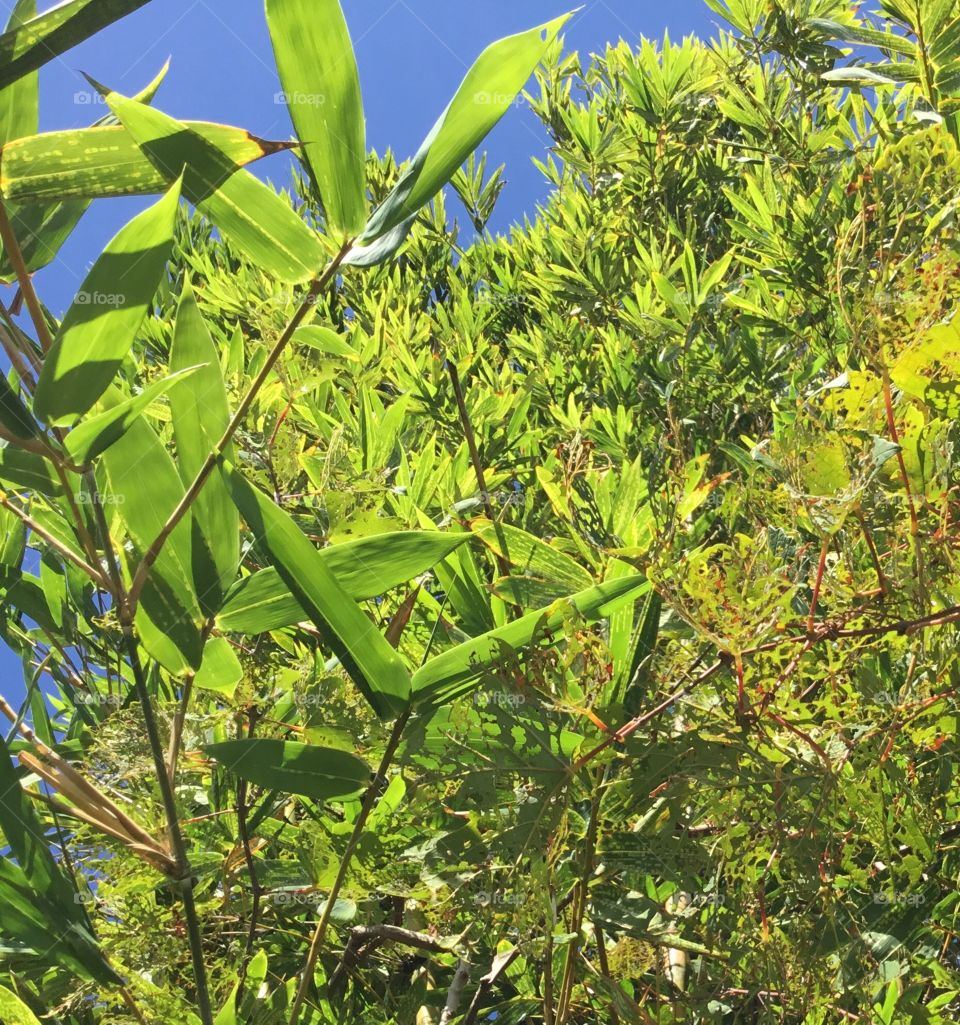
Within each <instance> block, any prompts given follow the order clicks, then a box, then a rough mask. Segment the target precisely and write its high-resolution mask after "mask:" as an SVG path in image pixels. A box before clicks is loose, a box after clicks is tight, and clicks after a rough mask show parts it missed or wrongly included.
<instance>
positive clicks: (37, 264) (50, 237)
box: [0, 61, 170, 282]
mask: <svg viewBox="0 0 960 1025" xmlns="http://www.w3.org/2000/svg"><path fill="white" fill-rule="evenodd" d="M169 64H170V62H169V61H167V62H166V64H164V66H163V67H162V68H161V69H160V71H159V73H158V74H157V75H155V76H154V77H153V79H152V80H151V81H150V82H149V83H147V85H146V87H145V88H143V89H141V90H140V92H139V93H137V96H136V98H137V99H138V100H142V101H143V102H144V103H149V102H150V101H151V100H152V99H153V97H154V96H155V95H156V92H157V90H158V89H159V88H160V85H161V83H162V82H163V80H164V77H165V76H166V73H167V69H168V67H169ZM24 81H25V80H24ZM115 122H116V118H115V117H114V116H113V114H106V115H104V116H103V117H102V118H100V119H99V120H98V121H96V122H95V127H97V126H105V125H108V124H113V123H115ZM36 133H37V125H36V124H35V123H34V122H31V129H30V131H29V132H27V133H25V134H26V135H36ZM127 138H128V139H129V136H127ZM129 144H130V147H131V149H132V150H133V151H134V156H135V157H136V159H137V160H139V161H140V162H141V164H142V165H143V166H145V167H147V168H148V169H149V170H151V171H152V170H153V169H152V168H150V167H149V164H148V163H147V161H146V160H145V159H144V157H143V154H141V153H140V151H139V149H137V148H136V143H134V142H133V140H132V139H129ZM34 169H35V167H34ZM62 185H63V181H62V178H61V176H56V177H55V178H53V179H50V187H51V188H52V189H53V190H54V191H55V194H56V195H57V196H59V195H60V189H61V187H62ZM165 185H166V183H164V182H161V183H160V185H159V186H158V188H157V189H156V190H155V191H157V192H161V191H163V188H164V187H165ZM2 186H3V181H2V176H0V189H2ZM89 205H90V203H89V200H87V199H83V200H64V201H62V202H61V201H59V200H56V201H54V200H50V201H46V202H40V203H28V204H26V205H24V206H17V205H16V204H14V203H11V202H8V203H7V215H8V216H9V217H10V223H11V226H12V227H13V232H14V234H15V235H16V237H17V239H18V241H19V242H20V251H21V254H22V256H23V260H24V263H25V264H26V267H27V270H28V271H30V272H34V271H38V270H41V269H42V268H43V267H46V266H47V264H48V263H50V261H51V260H53V259H54V257H55V256H56V255H57V253H58V252H59V251H60V248H61V246H62V245H63V243H64V242H65V241H66V240H67V238H69V236H70V234H71V233H72V232H73V229H74V228H76V226H77V224H79V223H80V218H81V217H83V215H84V213H85V212H86V210H87V207H88V206H89ZM14 280H16V272H15V271H14V270H13V268H12V267H11V265H10V261H9V259H8V258H7V255H6V253H4V254H3V255H2V257H0V281H3V282H10V281H14Z"/></svg>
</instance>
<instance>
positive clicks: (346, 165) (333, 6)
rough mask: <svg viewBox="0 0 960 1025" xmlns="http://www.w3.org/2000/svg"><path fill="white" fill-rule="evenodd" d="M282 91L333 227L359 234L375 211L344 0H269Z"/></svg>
mask: <svg viewBox="0 0 960 1025" xmlns="http://www.w3.org/2000/svg"><path fill="white" fill-rule="evenodd" d="M266 10H267V24H268V25H269V27H270V38H271V40H272V41H273V52H274V57H275V58H276V62H277V70H278V71H279V73H280V83H281V85H282V86H283V92H282V93H281V94H280V95H281V96H283V98H284V102H285V103H286V105H287V108H288V110H289V112H290V118H291V120H292V121H293V126H294V128H295V129H296V131H297V135H298V136H299V138H300V141H301V143H302V146H303V153H304V157H305V158H306V162H307V166H308V168H309V169H310V171H311V173H312V174H313V178H314V180H315V182H316V184H317V189H318V191H319V193H320V198H321V200H322V201H323V210H324V214H325V216H326V221H327V227H328V231H329V233H330V234H331V235H335V236H338V238H339V239H340V240H345V239H346V238H348V237H352V236H355V235H357V234H358V233H359V232H360V230H361V229H362V228H363V225H364V221H365V220H366V214H367V201H366V158H367V151H366V135H365V127H364V121H363V99H362V97H361V95H360V77H359V74H358V72H357V61H356V57H355V56H354V52H353V44H352V42H351V41H350V33H349V31H348V30H347V25H346V22H345V21H344V17H343V11H342V10H341V8H340V3H339V0H267V2H266Z"/></svg>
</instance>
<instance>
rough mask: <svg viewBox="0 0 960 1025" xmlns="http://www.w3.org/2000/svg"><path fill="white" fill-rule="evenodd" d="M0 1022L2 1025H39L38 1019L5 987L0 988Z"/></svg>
mask: <svg viewBox="0 0 960 1025" xmlns="http://www.w3.org/2000/svg"><path fill="white" fill-rule="evenodd" d="M0 1021H2V1022H4V1025H40V1019H39V1018H38V1017H37V1016H36V1015H35V1014H34V1013H33V1011H31V1010H30V1008H29V1007H27V1005H26V1004H25V1003H24V1002H23V1001H22V1000H21V999H20V997H18V996H17V994H16V993H11V992H10V990H9V989H7V988H6V987H5V986H0Z"/></svg>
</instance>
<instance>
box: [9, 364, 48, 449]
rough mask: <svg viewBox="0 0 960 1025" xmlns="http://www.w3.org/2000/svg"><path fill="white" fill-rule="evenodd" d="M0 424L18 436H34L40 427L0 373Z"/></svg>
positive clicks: (37, 433)
mask: <svg viewBox="0 0 960 1025" xmlns="http://www.w3.org/2000/svg"><path fill="white" fill-rule="evenodd" d="M0 424H2V425H3V426H4V427H6V429H7V430H8V431H10V433H11V434H13V435H15V436H16V437H18V438H35V437H37V435H39V433H40V427H39V425H38V424H37V422H36V420H34V419H33V417H32V416H31V415H30V413H29V411H28V410H27V407H26V406H25V405H24V404H23V402H22V400H21V399H20V396H19V395H18V394H17V393H16V392H15V391H14V390H13V388H12V387H11V386H10V382H9V381H8V380H7V379H6V377H4V376H3V375H2V374H0Z"/></svg>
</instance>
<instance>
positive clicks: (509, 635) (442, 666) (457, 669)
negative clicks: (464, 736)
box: [413, 574, 649, 707]
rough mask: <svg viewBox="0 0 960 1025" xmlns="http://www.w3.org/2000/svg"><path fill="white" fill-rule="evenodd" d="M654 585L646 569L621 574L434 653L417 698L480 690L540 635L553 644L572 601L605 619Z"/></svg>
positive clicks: (418, 677) (425, 703)
mask: <svg viewBox="0 0 960 1025" xmlns="http://www.w3.org/2000/svg"><path fill="white" fill-rule="evenodd" d="M648 588H649V583H648V581H647V578H646V577H645V576H642V575H641V574H635V575H633V576H629V577H620V578H618V579H616V580H610V581H607V582H605V583H602V584H597V585H596V586H595V587H591V588H589V589H588V590H585V591H581V592H580V593H579V594H574V595H571V596H570V597H569V598H565V599H561V600H560V601H557V602H554V603H553V604H552V605H550V606H549V607H548V608H546V609H540V610H539V611H537V612H531V613H530V614H529V615H526V616H524V617H523V618H522V619H518V620H515V621H514V622H512V623H507V624H506V625H505V626H501V627H497V628H496V629H494V630H490V631H488V632H487V633H485V634H481V635H480V636H479V637H473V638H471V639H470V640H469V641H465V642H464V643H463V644H459V645H457V647H455V648H451V649H450V650H449V651H445V652H443V653H442V654H440V655H437V656H436V657H435V658H432V659H431V660H430V661H429V662H427V664H426V665H425V666H423V667H422V668H421V669H419V670H418V671H417V672H416V673H414V674H413V702H414V704H415V705H416V706H420V707H430V706H438V705H444V704H447V703H448V702H450V701H453V700H454V699H455V698H458V697H462V696H463V695H464V694H468V693H470V691H472V690H475V689H476V688H477V687H478V686H479V685H480V683H481V682H482V680H483V678H484V677H485V676H486V675H487V673H488V671H489V670H491V669H493V668H494V667H496V666H498V665H503V664H505V663H508V662H509V661H510V660H511V659H514V658H522V657H523V651H522V649H524V648H525V647H527V646H528V645H530V644H531V642H533V641H534V640H536V639H539V640H541V641H542V642H543V643H546V644H547V645H548V646H549V645H551V644H552V643H554V638H552V637H551V636H550V635H551V634H552V632H553V631H555V630H558V629H559V627H560V626H561V625H562V623H563V620H564V617H565V615H566V606H567V605H572V606H573V607H574V608H575V609H576V610H577V611H578V612H579V613H580V615H582V616H584V617H585V618H586V619H601V618H603V617H604V616H605V615H607V613H608V612H609V611H610V608H611V606H612V605H613V604H614V603H615V602H618V601H624V600H626V599H628V598H633V599H636V598H638V597H640V595H642V594H643V593H644V592H645V591H646V590H647V589H648Z"/></svg>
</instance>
